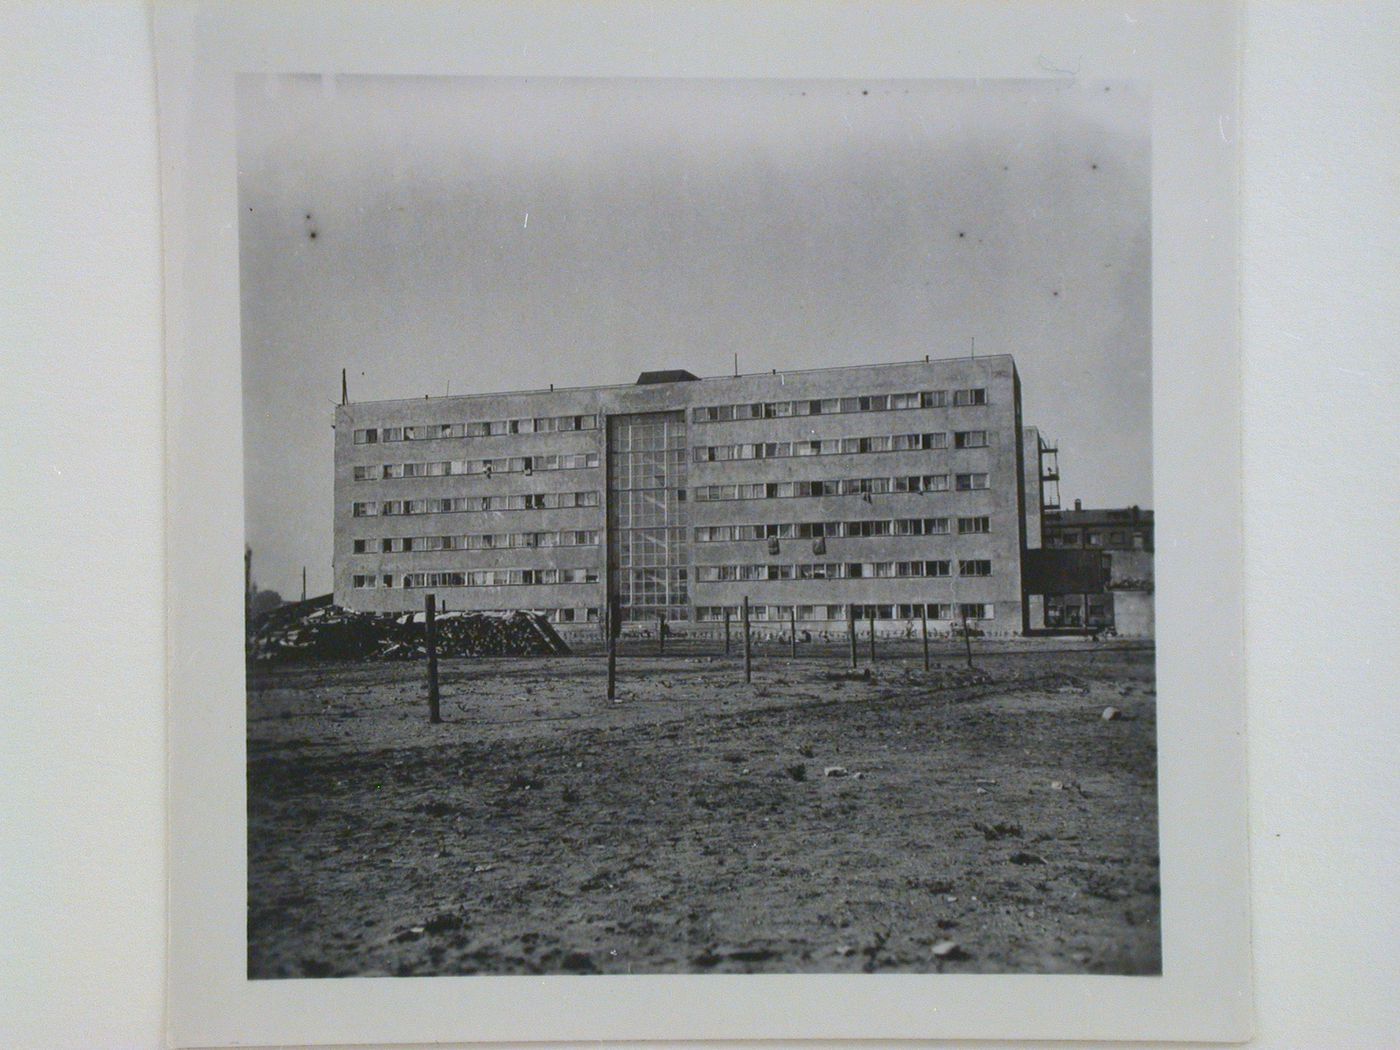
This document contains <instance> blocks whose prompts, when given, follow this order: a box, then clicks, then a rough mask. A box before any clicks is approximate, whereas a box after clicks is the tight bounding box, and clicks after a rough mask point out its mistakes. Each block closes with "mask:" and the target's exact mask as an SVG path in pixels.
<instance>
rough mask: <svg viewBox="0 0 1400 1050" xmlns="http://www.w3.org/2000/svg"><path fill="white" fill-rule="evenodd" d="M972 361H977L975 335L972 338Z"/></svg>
mask: <svg viewBox="0 0 1400 1050" xmlns="http://www.w3.org/2000/svg"><path fill="white" fill-rule="evenodd" d="M972 359H973V360H974V361H975V360H976V359H977V337H976V336H975V335H974V336H973V337H972Z"/></svg>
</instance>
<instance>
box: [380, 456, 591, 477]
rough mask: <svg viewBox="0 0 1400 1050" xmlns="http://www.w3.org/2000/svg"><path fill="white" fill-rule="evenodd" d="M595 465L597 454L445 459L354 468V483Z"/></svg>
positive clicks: (524, 472) (526, 471)
mask: <svg viewBox="0 0 1400 1050" xmlns="http://www.w3.org/2000/svg"><path fill="white" fill-rule="evenodd" d="M597 465H598V453H596V452H573V453H564V454H562V455H560V454H550V455H544V456H501V457H498V458H496V459H447V460H439V461H436V462H432V463H371V464H369V465H367V466H361V467H356V468H355V480H356V481H380V480H382V479H384V478H390V479H393V478H441V477H446V476H451V475H456V474H485V475H486V476H487V477H490V476H491V475H493V474H526V475H530V474H533V473H534V472H535V471H537V470H580V469H583V468H585V467H596V466H597Z"/></svg>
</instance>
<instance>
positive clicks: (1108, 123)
mask: <svg viewBox="0 0 1400 1050" xmlns="http://www.w3.org/2000/svg"><path fill="white" fill-rule="evenodd" d="M1147 129H1148V112H1147V96H1146V92H1145V91H1144V90H1142V89H1140V88H1137V87H1135V86H1133V85H1130V84H1123V83H1116V82H1115V83H1111V84H1105V83H1102V82H1099V83H1092V84H1079V85H1076V84H1072V83H1066V82H1063V81H1020V82H1006V81H981V82H976V83H974V82H947V81H911V82H903V81H901V82H882V81H870V82H865V81H813V82H804V81H774V80H769V81H704V80H536V79H529V80H524V79H519V80H503V79H474V78H473V79H465V78H464V79H456V78H389V77H341V78H338V79H336V80H335V81H334V82H331V83H326V82H323V81H322V80H321V79H320V78H317V77H278V78H262V77H249V78H244V79H243V80H242V81H241V82H240V86H239V128H238V139H239V145H238V159H239V193H240V220H241V221H240V238H241V277H242V340H243V353H244V366H243V382H244V412H245V456H246V461H245V470H246V482H247V515H248V541H249V543H250V544H251V545H252V547H253V549H254V576H255V578H256V580H257V582H258V584H259V586H261V587H265V588H272V589H275V590H278V591H280V592H281V593H282V595H283V597H287V598H295V597H298V596H299V593H300V588H301V568H302V566H303V565H305V566H306V567H307V569H308V575H309V593H311V594H321V593H325V592H326V591H327V590H329V589H330V585H331V499H332V449H333V442H332V431H331V420H332V413H333V409H332V404H333V403H334V402H335V401H336V400H338V398H339V394H340V390H339V387H340V369H341V368H346V369H348V370H349V375H350V396H351V400H375V399H381V398H393V397H412V396H421V395H423V394H426V393H431V394H442V393H445V392H447V391H448V390H449V389H450V390H451V392H453V393H472V392H479V391H490V390H510V389H518V388H526V387H542V386H546V385H548V384H549V383H554V384H556V385H559V386H570V385H582V384H594V383H611V382H630V381H632V380H634V379H635V378H636V376H637V373H639V372H641V371H643V370H646V369H653V368H686V369H689V370H691V371H692V372H695V373H696V374H698V375H724V374H728V373H730V372H731V371H732V368H733V359H732V355H733V354H734V353H735V352H737V353H738V354H739V364H740V369H741V370H742V371H748V372H758V371H768V370H769V369H773V368H777V369H779V370H782V369H789V368H813V367H820V366H823V365H838V364H855V363H866V362H880V361H898V360H910V359H914V358H922V357H923V356H924V355H925V354H930V355H932V356H933V357H935V358H936V357H947V356H954V355H958V354H963V353H967V352H968V349H969V344H970V341H971V339H972V338H973V337H975V338H976V341H977V352H978V353H979V354H984V353H985V354H994V353H1010V354H1013V355H1014V356H1015V358H1016V363H1017V367H1018V369H1019V370H1020V374H1021V380H1022V394H1023V406H1024V413H1025V421H1026V422H1027V423H1028V424H1031V425H1036V426H1039V427H1040V428H1041V430H1042V432H1043V433H1044V434H1045V435H1046V436H1048V437H1049V438H1051V439H1052V440H1057V441H1058V443H1059V446H1060V469H1061V473H1062V475H1063V477H1064V480H1063V481H1062V483H1061V493H1062V498H1063V502H1064V503H1065V504H1067V505H1068V504H1069V503H1070V502H1071V501H1072V500H1073V499H1075V498H1076V497H1078V498H1082V499H1083V500H1084V503H1085V505H1086V506H1125V505H1129V504H1140V505H1142V506H1151V505H1152V475H1151V414H1150V411H1151V348H1150V334H1151V300H1150V286H1151V281H1150V258H1151V253H1150V238H1149V212H1150V194H1149V176H1150V156H1149V142H1148V130H1147ZM308 216H310V218H308ZM313 234H314V236H312V235H313Z"/></svg>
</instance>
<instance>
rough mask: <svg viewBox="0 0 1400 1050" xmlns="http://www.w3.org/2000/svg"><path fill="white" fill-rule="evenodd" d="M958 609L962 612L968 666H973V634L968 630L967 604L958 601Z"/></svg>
mask: <svg viewBox="0 0 1400 1050" xmlns="http://www.w3.org/2000/svg"><path fill="white" fill-rule="evenodd" d="M958 611H959V612H960V613H961V614H962V625H963V644H964V645H966V646H967V666H968V668H969V669H970V668H971V667H972V635H971V634H970V633H968V630H967V606H966V605H963V604H962V603H961V602H960V603H958Z"/></svg>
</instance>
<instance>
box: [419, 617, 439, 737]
mask: <svg viewBox="0 0 1400 1050" xmlns="http://www.w3.org/2000/svg"><path fill="white" fill-rule="evenodd" d="M423 635H424V640H425V641H426V642H427V647H428V721H429V722H432V723H434V724H436V723H438V722H441V721H442V711H441V709H440V707H439V703H438V666H437V596H436V595H433V594H425V595H423Z"/></svg>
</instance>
